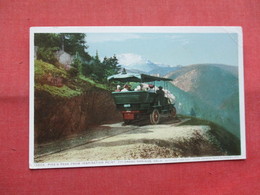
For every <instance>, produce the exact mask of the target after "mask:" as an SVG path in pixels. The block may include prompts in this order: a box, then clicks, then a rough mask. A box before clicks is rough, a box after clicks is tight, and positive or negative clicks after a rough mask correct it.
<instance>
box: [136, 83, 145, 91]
mask: <svg viewBox="0 0 260 195" xmlns="http://www.w3.org/2000/svg"><path fill="white" fill-rule="evenodd" d="M135 91H143V85H142V84H140V85H138V86H137V87H136V88H135Z"/></svg>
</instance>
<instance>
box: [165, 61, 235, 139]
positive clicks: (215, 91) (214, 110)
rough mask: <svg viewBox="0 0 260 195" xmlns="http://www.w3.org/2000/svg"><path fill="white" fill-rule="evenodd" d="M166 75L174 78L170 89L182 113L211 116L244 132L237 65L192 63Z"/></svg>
mask: <svg viewBox="0 0 260 195" xmlns="http://www.w3.org/2000/svg"><path fill="white" fill-rule="evenodd" d="M166 77H168V78H171V79H173V81H172V82H171V84H172V85H171V86H170V90H171V91H172V93H173V94H174V95H175V96H176V99H177V104H176V107H177V109H178V110H179V113H181V114H190V115H194V114H195V115H196V116H197V117H200V118H204V119H207V120H211V121H213V122H216V123H217V124H219V125H221V126H223V127H225V128H226V129H227V130H228V131H229V132H231V133H233V134H234V135H236V136H237V137H239V136H240V135H239V132H240V130H239V95H238V76H237V67H232V66H226V65H218V64H198V65H190V66H186V67H183V68H182V69H179V70H177V71H173V72H171V73H169V74H167V75H166Z"/></svg>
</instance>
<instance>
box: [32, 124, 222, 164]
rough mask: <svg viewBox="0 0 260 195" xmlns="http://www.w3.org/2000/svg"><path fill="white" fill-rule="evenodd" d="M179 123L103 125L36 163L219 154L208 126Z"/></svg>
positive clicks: (42, 157) (37, 158) (46, 154)
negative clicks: (212, 141)
mask: <svg viewBox="0 0 260 195" xmlns="http://www.w3.org/2000/svg"><path fill="white" fill-rule="evenodd" d="M182 122H184V121H182ZM180 123H181V122H180V121H179V122H175V123H164V124H159V125H143V126H136V125H127V126H123V125H122V123H116V124H107V125H102V126H99V127H98V128H97V129H96V130H93V131H92V132H90V133H88V134H86V135H83V136H81V137H76V138H74V139H73V141H71V142H74V143H77V144H74V145H70V147H67V148H66V147H65V149H64V144H63V145H62V146H60V147H61V148H60V150H57V144H56V146H55V144H54V145H52V146H51V145H49V146H48V145H47V146H45V148H48V147H54V146H55V147H56V151H55V150H54V151H55V152H46V151H45V152H42V154H40V155H35V157H36V158H35V161H36V162H39V163H46V162H76V161H77V162H81V161H99V160H129V159H147V158H149V159H152V158H175V157H183V156H185V155H187V156H189V155H190V156H192V155H193V154H192V153H196V152H198V151H196V150H203V151H199V153H198V154H197V155H200V153H201V152H202V155H203V154H204V153H203V152H204V151H206V153H205V155H211V154H210V153H212V152H213V154H212V155H215V153H216V154H218V153H219V151H217V150H218V149H217V148H216V147H215V146H213V145H212V144H211V141H210V140H212V138H211V137H210V136H209V134H208V131H209V130H210V127H209V126H191V125H180V126H179V124H180ZM79 140H80V141H79ZM58 145H59V144H58ZM55 147H54V148H55ZM62 147H63V148H62ZM43 148H44V147H43ZM214 152H215V153H214ZM207 153H209V154H207ZM194 155H196V154H194ZM194 155H193V156H194Z"/></svg>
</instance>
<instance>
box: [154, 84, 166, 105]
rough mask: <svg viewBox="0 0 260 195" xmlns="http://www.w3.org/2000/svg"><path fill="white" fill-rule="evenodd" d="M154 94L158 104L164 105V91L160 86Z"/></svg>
mask: <svg viewBox="0 0 260 195" xmlns="http://www.w3.org/2000/svg"><path fill="white" fill-rule="evenodd" d="M156 94H157V98H158V103H159V105H161V106H163V105H165V97H164V95H165V93H164V91H163V88H162V86H160V87H159V89H158V90H157V91H156Z"/></svg>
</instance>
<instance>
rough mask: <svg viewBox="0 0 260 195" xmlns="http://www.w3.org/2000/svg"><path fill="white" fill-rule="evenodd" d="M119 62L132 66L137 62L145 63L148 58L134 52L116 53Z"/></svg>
mask: <svg viewBox="0 0 260 195" xmlns="http://www.w3.org/2000/svg"><path fill="white" fill-rule="evenodd" d="M116 57H117V59H118V63H119V64H123V65H125V66H131V65H136V64H144V63H145V62H146V61H147V60H146V59H145V58H143V57H142V56H140V55H137V54H133V53H124V54H118V55H116Z"/></svg>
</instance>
